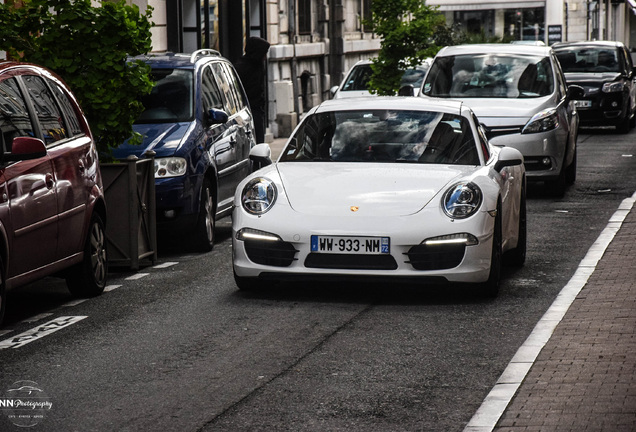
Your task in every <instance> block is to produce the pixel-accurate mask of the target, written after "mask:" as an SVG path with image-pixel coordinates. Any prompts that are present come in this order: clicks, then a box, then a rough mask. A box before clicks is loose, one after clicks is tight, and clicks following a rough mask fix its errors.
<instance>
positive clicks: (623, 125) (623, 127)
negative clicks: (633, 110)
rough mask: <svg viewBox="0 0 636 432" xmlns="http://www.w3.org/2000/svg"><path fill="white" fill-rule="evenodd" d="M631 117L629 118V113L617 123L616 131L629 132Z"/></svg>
mask: <svg viewBox="0 0 636 432" xmlns="http://www.w3.org/2000/svg"><path fill="white" fill-rule="evenodd" d="M630 122H631V120H630V118H629V114H628V115H626V116H625V118H624V119H623V120H622V121H621V122H620V123H619V124H617V125H616V132H618V133H620V134H626V133H629V130H630V129H631V125H630Z"/></svg>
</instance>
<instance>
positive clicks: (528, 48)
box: [437, 43, 551, 57]
mask: <svg viewBox="0 0 636 432" xmlns="http://www.w3.org/2000/svg"><path fill="white" fill-rule="evenodd" d="M550 50H551V48H550V47H547V46H538V45H525V44H503V43H502V44H467V45H454V46H447V47H444V48H442V49H441V50H440V51H439V53H437V57H442V56H456V55H465V54H488V53H497V54H521V55H524V54H525V55H540V56H547V55H549V54H550Z"/></svg>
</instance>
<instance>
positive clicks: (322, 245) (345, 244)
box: [311, 235, 391, 255]
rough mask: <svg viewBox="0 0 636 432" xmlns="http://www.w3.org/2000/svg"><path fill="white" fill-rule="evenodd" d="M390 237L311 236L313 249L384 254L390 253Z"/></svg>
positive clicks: (356, 253)
mask: <svg viewBox="0 0 636 432" xmlns="http://www.w3.org/2000/svg"><path fill="white" fill-rule="evenodd" d="M390 244H391V242H390V239H389V237H340V236H319V235H312V236H311V251H312V252H317V253H336V254H351V255H382V254H388V253H390V250H391V248H390Z"/></svg>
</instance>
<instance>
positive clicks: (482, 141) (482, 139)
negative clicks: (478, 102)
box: [473, 113, 490, 163]
mask: <svg viewBox="0 0 636 432" xmlns="http://www.w3.org/2000/svg"><path fill="white" fill-rule="evenodd" d="M473 121H474V122H475V126H477V135H479V147H481V151H482V152H483V154H484V162H486V163H488V161H489V160H490V147H488V138H486V134H485V132H484V127H483V126H482V125H481V123H480V122H479V119H478V118H477V116H476V115H475V114H474V113H473Z"/></svg>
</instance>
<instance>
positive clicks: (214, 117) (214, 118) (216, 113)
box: [207, 108, 229, 125]
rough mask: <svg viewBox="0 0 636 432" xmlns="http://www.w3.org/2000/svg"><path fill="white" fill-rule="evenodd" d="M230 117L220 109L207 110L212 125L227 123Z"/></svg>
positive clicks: (208, 119)
mask: <svg viewBox="0 0 636 432" xmlns="http://www.w3.org/2000/svg"><path fill="white" fill-rule="evenodd" d="M228 118H229V117H228V115H227V113H226V112H225V111H223V110H220V109H216V108H212V109H211V110H209V111H208V112H207V121H208V124H211V125H214V124H223V123H226V122H227V120H228Z"/></svg>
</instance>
